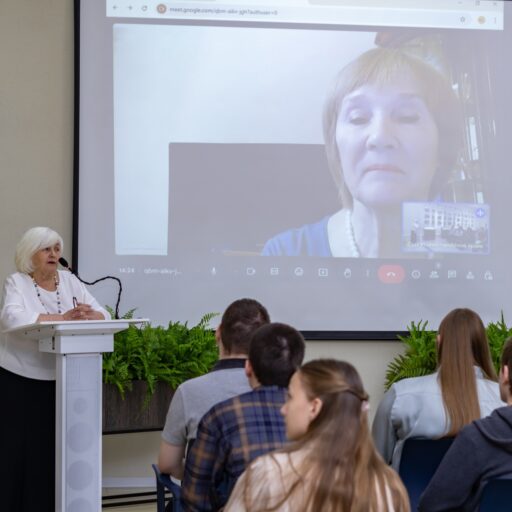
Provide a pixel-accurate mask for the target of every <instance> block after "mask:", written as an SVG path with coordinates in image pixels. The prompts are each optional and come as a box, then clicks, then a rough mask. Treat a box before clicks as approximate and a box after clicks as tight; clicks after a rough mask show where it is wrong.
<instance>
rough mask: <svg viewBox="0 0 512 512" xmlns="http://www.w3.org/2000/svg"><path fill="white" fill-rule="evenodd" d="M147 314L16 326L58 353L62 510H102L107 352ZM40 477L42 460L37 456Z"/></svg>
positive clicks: (58, 497) (45, 349)
mask: <svg viewBox="0 0 512 512" xmlns="http://www.w3.org/2000/svg"><path fill="white" fill-rule="evenodd" d="M145 321H146V320H139V319H137V320H124V319H123V320H92V321H76V322H41V323H37V324H31V325H25V326H22V327H17V328H15V329H10V331H11V332H14V331H15V332H17V333H19V334H22V335H24V336H26V337H28V338H31V339H34V340H38V341H39V350H40V351H41V352H51V353H53V354H55V358H56V418H55V421H56V446H55V472H56V474H55V510H56V512H65V511H66V512H75V511H76V512H99V511H101V456H102V454H101V448H102V444H101V439H102V438H101V436H102V418H101V411H102V397H101V394H102V393H101V392H102V353H103V352H112V351H113V350H114V333H116V332H119V331H122V330H124V329H126V328H128V326H129V325H130V324H137V323H143V322H145ZM34 467H35V468H36V470H35V474H34V477H35V478H37V462H35V466H34Z"/></svg>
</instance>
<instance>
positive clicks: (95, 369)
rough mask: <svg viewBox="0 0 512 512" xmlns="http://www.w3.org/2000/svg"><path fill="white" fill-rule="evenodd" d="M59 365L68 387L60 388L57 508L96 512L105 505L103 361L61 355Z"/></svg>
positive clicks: (96, 356) (60, 378) (93, 356)
mask: <svg viewBox="0 0 512 512" xmlns="http://www.w3.org/2000/svg"><path fill="white" fill-rule="evenodd" d="M56 364H57V368H56V369H57V381H58V382H59V381H60V382H63V383H65V384H64V385H63V386H58V388H57V414H56V417H57V432H56V434H57V445H56V455H57V460H56V473H57V482H56V488H57V496H56V506H57V510H66V511H69V512H72V511H77V512H78V511H80V512H89V511H90V512H93V511H96V510H98V504H100V503H101V408H102V405H101V364H102V357H101V354H73V355H70V354H67V355H61V354H59V355H58V356H57V361H56ZM98 375H99V376H100V379H98ZM64 433H65V434H64ZM59 475H60V478H61V481H60V482H59ZM59 495H60V496H59Z"/></svg>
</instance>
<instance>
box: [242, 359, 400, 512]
mask: <svg viewBox="0 0 512 512" xmlns="http://www.w3.org/2000/svg"><path fill="white" fill-rule="evenodd" d="M298 376H299V379H300V382H301V384H302V386H303V388H304V391H305V392H306V395H307V396H308V398H309V399H310V400H313V399H314V398H317V397H318V398H319V399H320V400H321V402H322V407H321V409H320V412H319V414H318V416H317V417H316V418H315V419H314V420H313V421H312V422H311V423H310V425H309V427H308V430H307V432H306V433H305V434H304V435H303V436H302V438H301V439H299V440H298V441H297V442H295V443H293V444H292V445H289V446H288V447H286V448H284V449H282V450H280V451H279V452H277V453H283V452H284V453H288V454H291V453H293V452H295V451H297V450H301V449H306V450H307V453H308V456H307V457H305V458H304V460H303V461H302V462H301V463H300V464H297V466H296V467H293V468H292V470H293V474H292V475H293V477H294V481H293V482H292V484H291V485H290V486H289V488H288V489H287V490H286V492H285V495H284V497H283V498H282V499H281V500H280V501H279V502H278V503H277V504H276V505H275V506H273V507H270V508H268V509H266V510H278V509H279V508H280V507H281V506H282V505H283V503H285V502H286V501H287V500H288V499H289V498H290V497H291V496H292V494H293V493H294V492H295V491H296V490H298V489H299V488H300V485H301V484H302V483H303V482H304V481H305V480H308V481H310V482H312V488H311V489H308V492H306V493H305V495H306V498H305V500H304V501H303V502H302V503H303V506H302V507H301V509H300V510H302V511H317V510H321V511H322V512H335V511H336V512H338V511H341V512H369V511H371V512H388V511H391V510H392V511H394V512H401V511H404V512H407V511H409V499H408V497H407V492H406V491H405V488H404V486H403V484H402V482H401V480H400V478H399V477H398V475H397V474H396V473H395V472H394V470H393V469H391V468H390V467H388V466H387V465H386V463H385V462H384V461H383V460H382V458H381V456H380V455H379V454H378V453H377V451H376V449H375V447H374V445H373V441H372V438H371V435H370V432H369V428H368V414H367V407H365V406H366V405H367V400H368V395H367V394H366V392H365V390H364V389H363V385H362V382H361V378H360V377H359V374H358V373H357V371H356V369H355V368H354V367H353V366H352V365H351V364H349V363H346V362H343V361H336V360H334V359H319V360H316V361H311V362H309V363H306V364H305V365H304V366H302V367H301V369H300V370H298ZM270 456H273V455H272V454H271V455H270ZM249 481H250V478H249V479H247V480H246V482H247V484H248V485H249ZM249 494H250V493H248V492H244V495H245V496H248V495H249ZM256 503H257V502H256Z"/></svg>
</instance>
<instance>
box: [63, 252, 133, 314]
mask: <svg viewBox="0 0 512 512" xmlns="http://www.w3.org/2000/svg"><path fill="white" fill-rule="evenodd" d="M59 263H60V264H61V265H62V266H63V267H64V268H65V269H67V270H69V271H70V272H71V273H72V274H73V275H74V276H75V277H76V278H77V279H78V280H79V281H80V282H81V283H84V284H86V285H88V286H94V285H95V284H97V283H101V281H105V280H106V279H114V281H117V284H118V285H119V291H118V292H117V301H116V307H115V309H114V318H115V319H116V320H119V303H120V302H121V293H122V291H123V285H122V284H121V280H120V279H119V278H118V277H115V276H105V277H100V278H99V279H96V281H92V282H88V281H84V280H83V279H82V278H81V277H80V276H79V275H78V272H75V271H74V270H73V269H72V268H71V267H70V266H69V263H68V262H67V261H66V260H65V259H64V258H59Z"/></svg>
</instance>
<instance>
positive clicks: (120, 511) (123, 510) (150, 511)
mask: <svg viewBox="0 0 512 512" xmlns="http://www.w3.org/2000/svg"><path fill="white" fill-rule="evenodd" d="M103 511H104V512H109V511H110V512H156V503H148V504H146V505H130V506H127V507H108V508H104V509H103Z"/></svg>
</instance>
